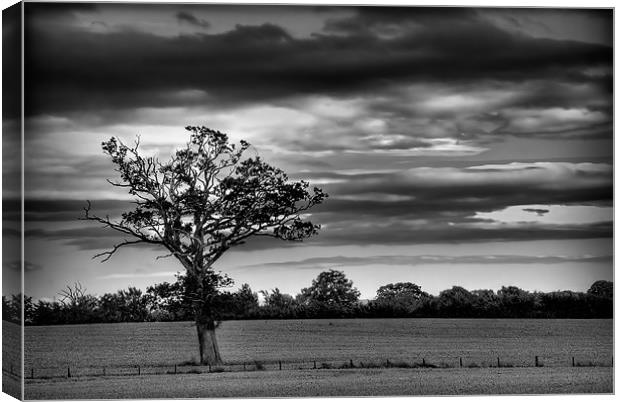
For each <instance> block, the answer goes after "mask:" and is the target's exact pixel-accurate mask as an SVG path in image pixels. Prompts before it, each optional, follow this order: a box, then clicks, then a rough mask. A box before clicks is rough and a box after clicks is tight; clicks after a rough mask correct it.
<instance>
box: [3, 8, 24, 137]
mask: <svg viewBox="0 0 620 402" xmlns="http://www.w3.org/2000/svg"><path fill="white" fill-rule="evenodd" d="M21 5H22V3H17V4H15V5H13V6H12V7H9V8H7V9H6V10H2V119H3V121H4V120H7V119H18V118H19V117H20V116H21V81H22V79H21V75H22V68H21V47H22V46H21V32H22V23H21V10H22V7H21ZM2 131H3V132H4V131H5V130H4V129H3V130H2Z"/></svg>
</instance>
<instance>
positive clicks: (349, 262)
mask: <svg viewBox="0 0 620 402" xmlns="http://www.w3.org/2000/svg"><path fill="white" fill-rule="evenodd" d="M611 261H613V256H611V255H604V256H586V257H564V256H528V255H493V254H489V255H465V256H462V255H455V256H451V255H415V256H412V255H377V256H366V257H345V256H335V257H315V258H307V259H304V260H294V261H281V262H271V263H263V264H251V265H244V266H241V267H239V268H246V269H254V268H259V267H260V268H285V269H304V268H307V269H316V268H317V267H331V268H336V267H342V266H346V267H356V266H357V267H359V266H366V265H401V266H402V265H404V266H414V265H434V264H476V265H488V264H498V265H503V264H565V263H570V262H578V263H585V262H611Z"/></svg>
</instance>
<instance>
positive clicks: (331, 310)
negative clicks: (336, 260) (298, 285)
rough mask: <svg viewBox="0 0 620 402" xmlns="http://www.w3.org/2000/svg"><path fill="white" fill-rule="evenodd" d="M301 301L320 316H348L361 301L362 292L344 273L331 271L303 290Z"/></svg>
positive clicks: (322, 273)
mask: <svg viewBox="0 0 620 402" xmlns="http://www.w3.org/2000/svg"><path fill="white" fill-rule="evenodd" d="M301 294H302V297H301V300H302V301H303V303H304V304H306V305H307V306H308V307H309V308H311V309H314V310H316V311H317V312H318V313H319V314H327V315H346V314H349V313H350V312H351V311H352V309H353V308H354V307H355V305H356V304H357V302H358V301H359V296H360V292H359V291H358V290H357V289H356V288H354V287H353V282H352V281H350V280H349V279H347V278H346V276H345V274H344V272H342V271H336V270H333V269H330V270H329V271H324V272H321V273H320V274H319V276H318V277H317V278H316V279H314V280H313V281H312V286H310V287H308V288H304V289H302V290H301Z"/></svg>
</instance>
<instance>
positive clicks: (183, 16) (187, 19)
mask: <svg viewBox="0 0 620 402" xmlns="http://www.w3.org/2000/svg"><path fill="white" fill-rule="evenodd" d="M176 17H177V20H179V22H182V23H186V24H190V25H194V26H197V27H199V28H202V29H207V28H209V27H210V26H211V24H209V21H206V20H203V19H199V18H197V17H196V16H195V15H194V14H192V13H188V12H186V11H179V12H178V13H177V14H176Z"/></svg>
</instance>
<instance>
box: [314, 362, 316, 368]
mask: <svg viewBox="0 0 620 402" xmlns="http://www.w3.org/2000/svg"><path fill="white" fill-rule="evenodd" d="M314 369H315V370H316V360H315V361H314Z"/></svg>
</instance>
